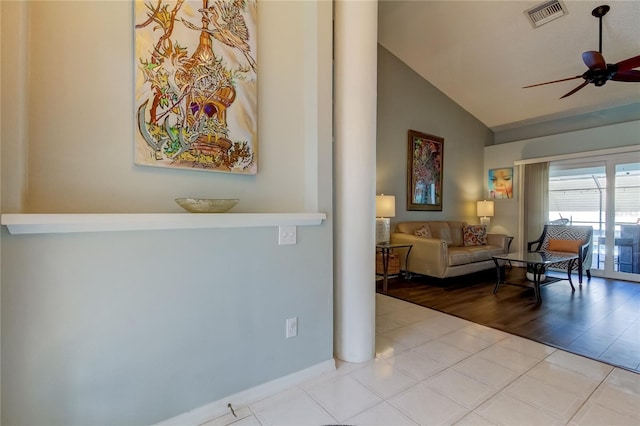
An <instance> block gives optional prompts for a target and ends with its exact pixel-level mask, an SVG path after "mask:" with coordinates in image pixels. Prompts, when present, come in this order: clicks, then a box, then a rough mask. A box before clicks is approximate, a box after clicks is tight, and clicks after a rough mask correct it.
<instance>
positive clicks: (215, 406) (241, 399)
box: [157, 359, 336, 426]
mask: <svg viewBox="0 0 640 426" xmlns="http://www.w3.org/2000/svg"><path fill="white" fill-rule="evenodd" d="M335 369H336V362H335V360H334V359H330V360H327V361H325V362H321V363H320V364H316V365H314V366H311V367H309V368H305V369H304V370H300V371H297V372H295V373H292V374H289V375H287V376H284V377H280V378H278V379H275V380H272V381H270V382H267V383H263V384H261V385H258V386H255V387H252V388H249V389H247V390H244V391H242V392H238V393H236V394H233V395H230V396H228V397H226V398H223V399H220V400H218V401H213V402H210V403H208V404H205V405H203V406H201V407H198V408H194V409H193V410H190V411H187V412H186V413H182V414H179V415H177V416H175V417H172V418H170V419H167V420H163V421H161V422H159V423H157V425H159V426H177V425H180V426H185V425H193V426H197V425H200V424H202V423H204V422H206V421H208V420H211V419H213V418H216V417H219V416H222V415H224V414H226V413H228V412H229V408H228V406H227V404H229V403H232V404H233V406H234V407H238V408H239V407H242V406H247V405H249V404H253V403H255V402H257V401H260V400H261V399H264V398H267V397H269V396H271V395H274V394H276V393H278V392H282V391H284V390H286V389H288V388H290V387H292V386H296V385H299V384H300V383H303V382H305V381H307V380H310V379H313V378H315V377H317V376H320V375H321V374H324V373H328V372H330V371H335Z"/></svg>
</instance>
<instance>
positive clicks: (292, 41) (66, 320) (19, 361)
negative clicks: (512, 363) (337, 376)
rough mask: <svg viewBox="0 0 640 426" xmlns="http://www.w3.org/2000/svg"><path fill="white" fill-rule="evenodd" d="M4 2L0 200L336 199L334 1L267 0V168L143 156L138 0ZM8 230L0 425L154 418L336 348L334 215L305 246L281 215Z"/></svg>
mask: <svg viewBox="0 0 640 426" xmlns="http://www.w3.org/2000/svg"><path fill="white" fill-rule="evenodd" d="M0 7H1V15H2V33H1V39H2V64H7V63H11V64H12V68H11V69H9V70H7V67H6V65H5V66H4V67H3V69H2V71H3V72H2V75H1V77H2V106H3V108H2V122H3V124H6V123H7V122H8V121H9V122H11V123H12V124H13V126H11V127H9V126H6V125H3V126H2V135H1V139H0V148H1V154H2V155H1V157H2V168H1V171H2V193H1V198H0V199H1V200H2V213H9V212H11V213H13V212H37V213H63V212H131V213H141V212H179V211H181V210H180V208H179V207H178V206H177V205H175V203H174V202H173V198H174V197H177V196H201V197H220V198H226V197H238V198H240V199H241V201H240V203H239V204H238V205H237V206H236V207H235V208H234V210H233V211H236V212H302V211H323V212H327V213H330V212H331V210H332V193H331V187H332V164H331V97H330V96H331V95H330V94H331V87H332V81H331V14H332V12H331V7H332V6H331V3H330V2H322V1H320V2H288V1H273V2H271V1H270V2H259V3H258V17H259V18H258V19H259V22H258V26H259V29H258V38H259V40H260V41H259V47H258V64H259V72H258V78H259V81H258V84H259V94H258V95H259V97H258V99H259V100H258V102H259V106H258V115H259V137H260V141H259V149H260V159H259V173H258V175H257V176H240V175H227V174H220V173H207V172H201V171H189V170H167V169H159V168H152V167H139V166H135V165H134V164H133V152H134V149H133V134H134V126H135V122H134V119H133V117H134V106H133V72H134V56H133V44H132V43H133V29H132V26H133V6H132V3H130V2H120V1H117V2H113V1H101V2H100V1H91V2H66V1H46V2H35V1H34V2H29V3H27V2H1V3H0ZM16 52H22V53H20V54H18V53H16ZM13 67H15V68H16V70H13ZM5 70H7V72H5ZM25 80H26V81H25ZM185 214H187V213H185ZM0 238H1V239H0V241H1V255H2V256H1V275H0V278H1V285H2V291H1V300H2V305H1V319H2V342H1V343H2V423H3V424H15V425H19V424H24V425H33V424H48V425H55V424H64V425H72V424H109V425H117V424H147V423H153V422H157V421H160V420H163V419H167V418H169V417H173V416H176V415H179V414H181V413H184V412H186V411H188V410H190V409H193V408H196V407H199V406H201V405H203V404H206V403H209V402H212V401H216V400H219V399H221V398H224V397H226V396H228V395H231V394H233V393H236V392H240V391H242V390H245V389H248V388H251V387H253V386H256V385H258V384H261V383H265V382H268V381H270V380H274V379H276V378H280V377H282V376H285V375H287V374H291V373H295V372H297V371H300V370H302V369H305V368H308V367H311V366H314V365H317V364H320V363H323V362H325V361H327V360H331V359H332V352H333V351H332V333H333V331H332V330H333V324H332V321H333V319H332V318H333V308H332V220H331V215H329V219H328V220H326V221H325V222H324V223H323V224H322V225H320V226H312V227H298V244H297V245H294V246H278V245H277V229H276V228H274V227H265V228H249V229H209V230H201V231H197V230H182V231H180V230H177V231H154V232H146V231H145V232H142V231H139V232H114V233H85V234H57V235H54V234H50V235H23V236H20V235H10V234H8V233H7V231H6V228H4V227H3V229H2V232H1V235H0ZM294 316H296V317H298V321H299V335H298V337H296V338H293V339H285V336H284V332H285V319H286V318H289V317H294Z"/></svg>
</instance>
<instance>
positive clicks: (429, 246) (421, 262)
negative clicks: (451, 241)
mask: <svg viewBox="0 0 640 426" xmlns="http://www.w3.org/2000/svg"><path fill="white" fill-rule="evenodd" d="M391 242H392V243H394V244H412V245H413V247H412V249H411V253H410V254H409V266H408V268H407V266H406V265H405V264H404V262H405V258H404V256H400V268H401V269H404V270H408V271H410V272H415V273H418V274H423V275H430V276H434V277H441V276H444V274H445V272H446V270H447V266H448V264H449V260H448V256H449V254H448V247H447V242H446V241H445V240H441V239H438V238H425V237H418V236H416V235H411V234H404V233H401V232H394V233H393V234H391ZM399 250H401V249H399ZM404 253H406V251H404Z"/></svg>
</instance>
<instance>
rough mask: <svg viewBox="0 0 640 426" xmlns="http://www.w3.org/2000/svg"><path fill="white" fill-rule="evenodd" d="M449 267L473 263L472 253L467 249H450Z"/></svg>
mask: <svg viewBox="0 0 640 426" xmlns="http://www.w3.org/2000/svg"><path fill="white" fill-rule="evenodd" d="M448 251H449V259H448V260H449V266H458V265H466V264H467V263H471V258H472V256H471V253H470V252H469V251H468V250H465V247H449V250H448Z"/></svg>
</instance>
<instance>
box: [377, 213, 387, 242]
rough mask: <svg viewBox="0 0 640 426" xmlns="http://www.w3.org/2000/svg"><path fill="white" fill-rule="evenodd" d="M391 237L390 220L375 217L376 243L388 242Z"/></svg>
mask: <svg viewBox="0 0 640 426" xmlns="http://www.w3.org/2000/svg"><path fill="white" fill-rule="evenodd" d="M390 239H391V220H390V219H389V218H386V217H377V218H376V244H380V243H388V242H389V240H390Z"/></svg>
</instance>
